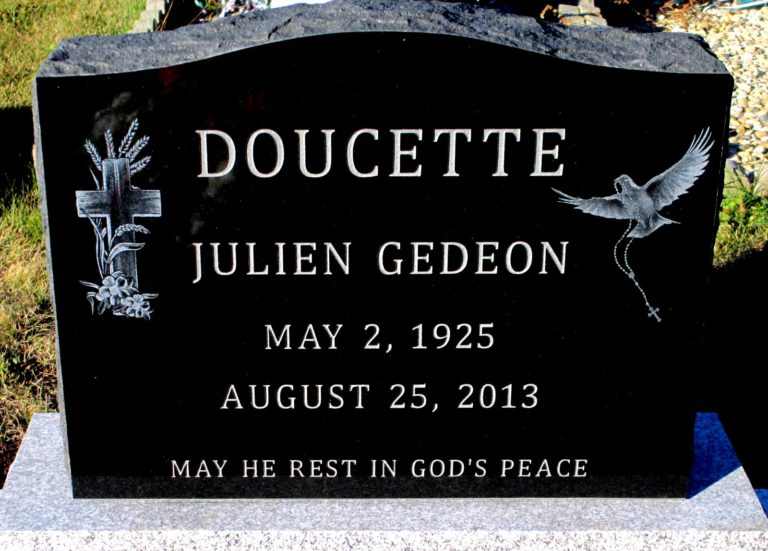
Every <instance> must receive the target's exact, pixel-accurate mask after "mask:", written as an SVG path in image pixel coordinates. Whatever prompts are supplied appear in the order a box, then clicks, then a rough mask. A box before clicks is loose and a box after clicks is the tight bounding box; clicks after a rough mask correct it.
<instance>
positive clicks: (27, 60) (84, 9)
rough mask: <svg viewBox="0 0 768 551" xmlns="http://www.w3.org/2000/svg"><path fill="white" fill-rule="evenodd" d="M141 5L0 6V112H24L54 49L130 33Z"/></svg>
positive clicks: (50, 1)
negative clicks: (77, 39)
mask: <svg viewBox="0 0 768 551" xmlns="http://www.w3.org/2000/svg"><path fill="white" fill-rule="evenodd" d="M144 4H145V2H144V0H0V108H1V107H19V106H28V105H30V103H31V94H32V92H31V87H32V79H33V77H34V75H35V73H36V72H37V69H38V67H39V66H40V64H41V63H42V62H43V60H44V59H45V58H46V57H47V56H48V54H49V53H50V52H51V51H52V50H53V49H54V47H55V46H56V44H58V42H59V41H60V40H61V39H62V38H65V37H68V36H77V35H81V34H117V33H121V32H125V31H127V30H128V29H130V27H131V25H132V24H133V22H134V21H135V20H136V19H137V18H138V16H139V14H140V13H141V11H142V9H143V8H144Z"/></svg>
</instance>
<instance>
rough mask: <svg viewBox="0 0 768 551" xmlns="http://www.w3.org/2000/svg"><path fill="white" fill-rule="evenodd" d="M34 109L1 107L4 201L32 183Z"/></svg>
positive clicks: (0, 175)
mask: <svg viewBox="0 0 768 551" xmlns="http://www.w3.org/2000/svg"><path fill="white" fill-rule="evenodd" d="M32 128H33V127H32V109H31V108H30V107H18V108H10V109H0V135H1V136H2V138H1V139H0V140H1V141H0V144H1V146H0V201H2V202H3V203H4V202H5V201H7V200H8V198H9V197H10V196H11V195H13V194H18V193H20V192H24V191H28V188H29V187H30V186H31V185H32V183H33V182H32V178H30V177H29V176H30V174H31V172H32V143H33V141H34V138H33V131H32Z"/></svg>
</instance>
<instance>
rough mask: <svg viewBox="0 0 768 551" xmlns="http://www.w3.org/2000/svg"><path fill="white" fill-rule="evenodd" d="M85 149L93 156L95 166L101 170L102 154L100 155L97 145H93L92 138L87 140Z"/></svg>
mask: <svg viewBox="0 0 768 551" xmlns="http://www.w3.org/2000/svg"><path fill="white" fill-rule="evenodd" d="M85 150H86V151H87V152H88V155H90V156H91V160H92V161H93V164H94V166H96V168H97V169H98V170H101V156H100V155H99V150H98V149H96V146H95V145H93V143H92V142H91V140H85Z"/></svg>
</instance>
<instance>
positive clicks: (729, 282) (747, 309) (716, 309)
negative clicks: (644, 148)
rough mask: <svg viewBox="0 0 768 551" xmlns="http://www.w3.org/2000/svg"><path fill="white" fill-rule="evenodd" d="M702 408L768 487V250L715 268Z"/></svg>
mask: <svg viewBox="0 0 768 551" xmlns="http://www.w3.org/2000/svg"><path fill="white" fill-rule="evenodd" d="M712 291H713V296H714V301H713V304H712V305H711V307H710V309H709V310H710V312H711V315H710V316H709V320H708V324H707V330H706V341H705V342H706V348H705V362H704V370H705V372H704V373H702V374H701V377H699V379H698V380H699V384H701V388H700V389H699V390H700V392H698V393H697V394H698V395H699V396H701V397H702V402H703V403H700V404H698V409H699V411H702V410H703V411H707V410H708V411H716V412H718V413H719V415H720V419H721V421H722V423H723V425H724V427H725V430H726V432H727V434H728V436H729V437H730V439H731V442H732V443H733V447H734V448H735V450H736V454H737V455H738V457H739V459H740V460H741V463H742V465H743V466H744V469H745V470H746V471H747V474H748V475H749V478H750V480H751V482H752V484H753V486H754V487H755V488H768V436H767V434H766V425H767V424H768V406H766V394H767V393H768V367H767V366H768V361H766V357H767V354H766V352H767V351H768V346H767V345H766V339H768V329H767V326H766V322H765V320H766V316H768V249H764V250H762V251H759V252H755V253H753V254H751V255H749V256H748V257H746V258H744V259H742V260H738V261H736V262H733V263H731V264H728V265H727V266H725V267H723V268H720V269H718V270H715V272H714V273H713V276H712Z"/></svg>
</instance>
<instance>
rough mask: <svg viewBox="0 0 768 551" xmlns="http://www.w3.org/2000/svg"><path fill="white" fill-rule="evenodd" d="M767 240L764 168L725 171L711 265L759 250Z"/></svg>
mask: <svg viewBox="0 0 768 551" xmlns="http://www.w3.org/2000/svg"><path fill="white" fill-rule="evenodd" d="M766 243H768V170H758V171H756V173H753V174H749V175H748V174H746V173H745V172H744V171H743V170H738V169H737V170H729V171H727V172H726V178H725V189H724V191H723V201H722V203H721V206H720V228H719V229H718V232H717V239H716V241H715V266H716V267H718V268H719V267H722V266H725V265H726V264H730V263H732V262H735V261H736V260H738V259H740V258H742V257H744V256H746V255H748V254H750V253H752V252H754V251H760V250H763V248H764V247H765V245H766Z"/></svg>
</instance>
